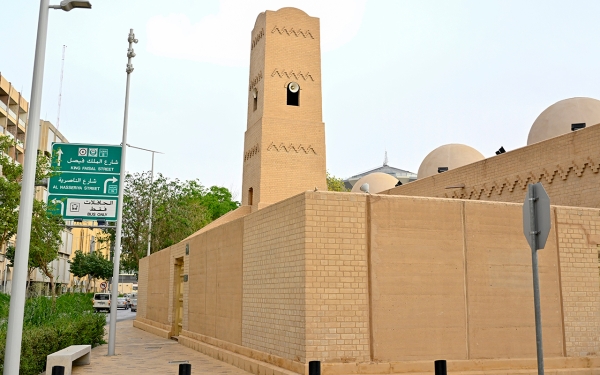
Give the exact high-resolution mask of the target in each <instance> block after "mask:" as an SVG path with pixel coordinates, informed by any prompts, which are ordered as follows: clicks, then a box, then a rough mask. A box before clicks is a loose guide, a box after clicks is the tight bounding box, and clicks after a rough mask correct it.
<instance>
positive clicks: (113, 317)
mask: <svg viewBox="0 0 600 375" xmlns="http://www.w3.org/2000/svg"><path fill="white" fill-rule="evenodd" d="M127 41H128V42H129V48H128V49H127V68H126V69H125V72H126V73H127V84H126V86H125V114H124V118H123V141H122V143H121V145H122V147H121V177H120V180H121V183H120V184H119V200H118V202H119V206H118V208H117V229H116V233H115V255H114V266H113V277H112V285H111V287H112V293H111V297H110V299H111V301H112V302H111V304H110V323H109V330H108V355H109V356H112V355H115V340H116V335H117V298H118V297H119V273H120V271H121V270H120V260H121V228H122V226H123V192H124V190H125V183H124V181H125V156H126V154H127V120H128V117H129V83H130V78H131V73H132V72H133V64H131V59H132V58H134V57H135V52H134V51H133V43H137V42H138V40H137V39H136V38H135V34H134V33H133V29H130V30H129V36H128V37H127ZM115 280H116V281H117V282H116V283H115Z"/></svg>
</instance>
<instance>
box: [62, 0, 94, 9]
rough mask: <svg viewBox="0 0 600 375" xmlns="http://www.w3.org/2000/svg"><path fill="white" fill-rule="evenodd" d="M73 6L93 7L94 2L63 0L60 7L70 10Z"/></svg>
mask: <svg viewBox="0 0 600 375" xmlns="http://www.w3.org/2000/svg"><path fill="white" fill-rule="evenodd" d="M73 8H81V9H92V3H90V2H89V1H82V0H63V1H61V2H60V9H62V10H64V11H65V12H68V11H70V10H71V9H73Z"/></svg>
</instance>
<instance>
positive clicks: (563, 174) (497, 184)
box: [444, 156, 600, 199]
mask: <svg viewBox="0 0 600 375" xmlns="http://www.w3.org/2000/svg"><path fill="white" fill-rule="evenodd" d="M586 169H590V170H591V171H592V172H593V173H598V172H599V171H600V156H598V157H596V158H592V157H588V158H587V159H585V160H580V161H579V162H575V161H572V162H571V163H570V165H569V166H567V167H562V166H561V165H555V166H550V167H546V168H542V169H541V170H540V171H537V172H524V173H519V174H517V175H516V176H515V177H513V178H505V179H503V180H500V181H494V182H492V183H484V184H483V185H481V186H479V187H476V186H474V187H469V188H464V189H462V190H455V191H453V192H452V193H451V194H450V193H445V194H444V196H445V197H446V198H457V199H481V197H482V196H486V197H488V198H489V197H491V196H492V193H493V192H496V194H498V195H501V194H502V193H503V192H504V191H505V190H508V191H509V192H511V193H512V192H513V191H514V190H515V188H516V187H517V186H518V187H520V188H521V190H525V189H527V185H529V184H535V183H537V182H540V181H542V180H543V182H546V183H548V184H551V183H552V182H554V179H555V178H556V177H560V179H561V180H563V181H566V180H567V179H568V178H569V175H573V174H574V175H576V176H577V177H581V176H582V175H583V173H584V172H585V171H586Z"/></svg>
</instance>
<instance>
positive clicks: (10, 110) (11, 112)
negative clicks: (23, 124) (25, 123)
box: [8, 108, 17, 119]
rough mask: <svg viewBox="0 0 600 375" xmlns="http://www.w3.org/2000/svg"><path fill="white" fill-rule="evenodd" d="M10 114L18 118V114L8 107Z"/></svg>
mask: <svg viewBox="0 0 600 375" xmlns="http://www.w3.org/2000/svg"><path fill="white" fill-rule="evenodd" d="M8 114H9V115H11V116H12V118H14V119H16V118H17V114H16V113H14V112H13V110H12V109H10V108H9V109H8Z"/></svg>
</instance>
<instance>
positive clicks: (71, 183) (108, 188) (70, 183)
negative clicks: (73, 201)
mask: <svg viewBox="0 0 600 375" xmlns="http://www.w3.org/2000/svg"><path fill="white" fill-rule="evenodd" d="M119 178H120V176H119V175H113V174H100V173H72V172H62V173H60V175H58V176H55V177H52V178H51V179H50V182H49V184H48V192H49V193H50V194H57V193H60V194H68V195H102V196H113V197H116V196H117V195H118V194H119Z"/></svg>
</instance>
